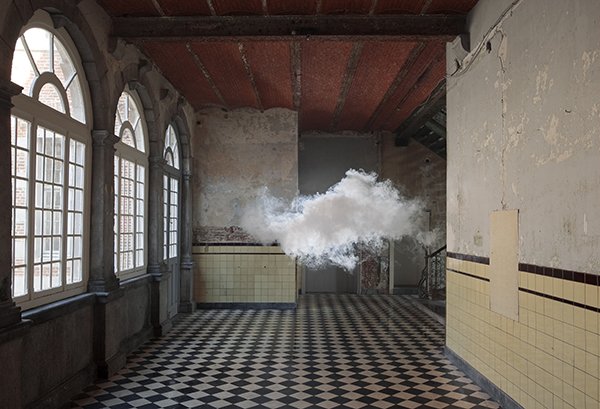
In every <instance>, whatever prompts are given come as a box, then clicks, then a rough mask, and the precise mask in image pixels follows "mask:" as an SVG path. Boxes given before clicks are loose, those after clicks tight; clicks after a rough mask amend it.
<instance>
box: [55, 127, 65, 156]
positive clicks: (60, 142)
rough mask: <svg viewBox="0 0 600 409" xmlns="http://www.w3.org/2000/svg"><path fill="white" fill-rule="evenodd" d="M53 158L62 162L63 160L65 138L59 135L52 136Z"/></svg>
mask: <svg viewBox="0 0 600 409" xmlns="http://www.w3.org/2000/svg"><path fill="white" fill-rule="evenodd" d="M54 157H55V158H56V159H61V160H64V158H65V137H64V136H63V135H61V134H58V133H57V134H54Z"/></svg>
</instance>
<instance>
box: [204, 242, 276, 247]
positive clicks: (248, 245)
mask: <svg viewBox="0 0 600 409" xmlns="http://www.w3.org/2000/svg"><path fill="white" fill-rule="evenodd" d="M193 245H194V246H221V247H223V246H246V247H273V246H279V244H277V243H271V244H263V243H241V242H237V243H236V242H224V243H220V242H206V243H194V244H193Z"/></svg>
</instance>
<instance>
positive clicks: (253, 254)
mask: <svg viewBox="0 0 600 409" xmlns="http://www.w3.org/2000/svg"><path fill="white" fill-rule="evenodd" d="M192 255H195V256H285V253H220V252H214V253H192Z"/></svg>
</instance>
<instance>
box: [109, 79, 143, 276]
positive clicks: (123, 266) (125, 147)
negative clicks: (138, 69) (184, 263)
mask: <svg viewBox="0 0 600 409" xmlns="http://www.w3.org/2000/svg"><path fill="white" fill-rule="evenodd" d="M140 106H141V103H140V102H139V100H138V97H137V94H136V93H135V92H134V91H131V90H129V89H126V90H125V91H124V92H123V93H122V94H121V97H120V98H119V102H118V105H117V113H116V115H115V135H117V136H118V137H119V139H120V141H119V142H117V144H116V145H115V148H116V153H115V271H116V273H117V274H118V276H119V277H121V278H128V277H132V276H135V275H140V274H143V273H145V268H146V251H145V249H146V234H145V232H146V217H145V215H146V168H147V166H148V155H147V153H146V145H147V144H146V129H145V127H146V124H145V122H144V118H143V113H142V111H141V110H140V108H139V107H140Z"/></svg>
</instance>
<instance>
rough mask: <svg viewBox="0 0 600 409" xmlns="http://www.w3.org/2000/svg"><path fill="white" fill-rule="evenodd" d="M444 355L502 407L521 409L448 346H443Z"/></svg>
mask: <svg viewBox="0 0 600 409" xmlns="http://www.w3.org/2000/svg"><path fill="white" fill-rule="evenodd" d="M444 355H446V358H448V360H449V361H450V362H451V363H452V364H453V365H454V366H456V367H457V368H458V369H460V370H461V371H462V372H464V373H465V375H467V376H468V377H469V378H471V379H472V380H473V382H475V383H476V384H477V385H479V386H480V387H481V388H482V389H483V390H484V391H485V392H486V393H487V394H488V395H490V396H491V397H492V398H493V399H494V400H495V401H496V402H498V404H500V406H501V407H502V408H503V409H523V406H521V405H519V404H518V403H517V402H516V401H515V400H514V399H513V398H511V397H510V396H509V395H507V394H506V392H504V391H503V390H502V389H500V388H499V387H497V386H496V385H495V384H494V383H493V382H492V381H490V380H489V379H488V378H487V377H485V376H483V375H482V374H481V372H479V371H478V370H477V369H475V368H474V367H472V366H471V365H470V364H469V363H468V362H467V361H465V360H464V359H462V358H461V357H460V356H458V355H457V354H456V352H454V351H452V350H451V349H450V348H448V346H446V347H444Z"/></svg>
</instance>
